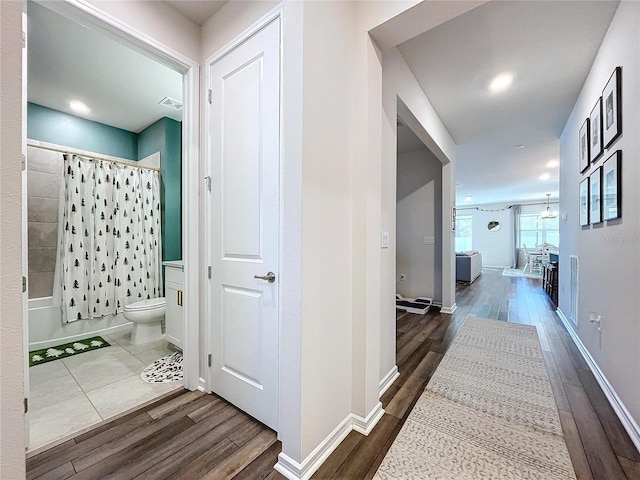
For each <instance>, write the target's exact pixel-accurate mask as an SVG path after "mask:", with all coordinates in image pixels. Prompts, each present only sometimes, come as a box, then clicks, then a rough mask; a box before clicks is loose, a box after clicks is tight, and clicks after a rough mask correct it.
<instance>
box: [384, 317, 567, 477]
mask: <svg viewBox="0 0 640 480" xmlns="http://www.w3.org/2000/svg"><path fill="white" fill-rule="evenodd" d="M374 478H376V479H379V480H383V479H384V480H387V479H397V480H399V479H402V480H408V479H420V480H425V479H430V480H435V479H438V480H445V479H447V480H452V479H464V480H477V479H496V480H511V479H518V480H520V479H527V480H556V479H575V478H576V477H575V474H574V471H573V467H572V465H571V459H570V458H569V453H568V451H567V446H566V444H565V442H564V437H563V436H562V428H561V426H560V419H559V418H558V411H557V409H556V405H555V402H554V400H553V392H552V391H551V384H550V383H549V377H548V375H547V370H546V367H545V363H544V358H543V356H542V350H541V348H540V342H539V340H538V334H537V332H536V328H535V327H533V326H529V325H520V324H514V323H507V322H501V321H497V320H489V319H485V318H478V317H475V316H471V315H470V316H469V317H467V319H466V321H465V323H464V325H463V326H462V327H461V328H460V331H459V332H458V335H457V336H456V338H455V340H454V341H453V342H452V344H451V347H450V348H449V350H448V351H447V353H446V354H445V356H444V358H443V359H442V362H441V363H440V365H439V366H438V368H437V369H436V371H435V373H434V374H433V376H432V377H431V380H430V381H429V384H428V385H427V387H426V388H425V391H424V393H423V394H422V396H421V397H420V399H418V402H417V403H416V405H415V407H414V408H413V410H412V411H411V413H410V414H409V417H408V418H407V421H406V423H405V424H404V425H403V427H402V429H401V430H400V433H399V434H398V437H397V438H396V439H395V441H394V442H393V444H392V445H391V448H390V449H389V452H388V453H387V455H386V456H385V458H384V460H383V461H382V464H381V465H380V468H379V469H378V471H377V473H376V475H375V477H374Z"/></svg>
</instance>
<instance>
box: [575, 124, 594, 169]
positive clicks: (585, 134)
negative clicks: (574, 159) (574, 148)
mask: <svg viewBox="0 0 640 480" xmlns="http://www.w3.org/2000/svg"><path fill="white" fill-rule="evenodd" d="M589 124H590V122H589V119H588V118H587V119H586V120H585V121H584V123H583V124H582V127H580V131H579V132H578V159H579V163H580V173H584V171H585V170H587V169H588V168H589V165H590V161H589V158H590V155H589V152H590V150H589V146H590V144H591V143H590V137H589Z"/></svg>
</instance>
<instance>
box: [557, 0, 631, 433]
mask: <svg viewBox="0 0 640 480" xmlns="http://www.w3.org/2000/svg"><path fill="white" fill-rule="evenodd" d="M639 32H640V3H638V2H635V1H623V2H621V3H620V6H619V7H618V10H617V12H616V14H615V16H614V18H613V20H612V22H611V24H610V26H609V30H608V31H607V34H606V36H605V38H604V40H603V42H602V45H601V47H600V50H599V52H598V54H597V56H596V59H595V61H594V63H593V66H592V68H591V71H590V72H589V75H588V77H587V79H586V81H585V84H584V87H583V88H582V91H581V93H580V95H579V97H578V100H577V102H576V104H575V106H574V108H573V111H572V113H571V116H570V117H569V120H568V121H567V123H566V125H565V128H564V131H563V133H562V136H561V139H560V199H561V200H560V212H561V213H566V215H567V219H566V221H562V222H560V251H561V256H560V310H561V311H562V312H563V313H564V315H565V316H566V317H567V318H568V317H569V314H570V308H571V298H570V286H569V282H570V275H569V255H577V256H578V257H579V260H580V267H579V303H578V315H579V320H578V325H577V326H576V327H575V328H574V330H575V331H576V333H577V335H578V337H579V338H580V341H581V342H582V343H583V344H584V345H585V347H586V348H587V350H588V351H589V353H590V355H591V356H592V357H593V359H594V360H595V362H596V363H597V365H598V366H599V368H600V369H601V370H602V372H603V373H604V375H605V376H606V378H607V379H608V381H609V382H610V383H611V385H612V386H613V389H614V390H615V392H616V393H617V395H618V396H619V398H620V399H621V400H622V402H623V403H624V405H625V406H626V408H627V409H628V411H629V412H630V414H631V415H632V417H633V419H635V422H636V428H637V423H638V422H640V395H638V392H640V322H639V321H638V312H640V296H638V292H639V291H640V249H639V248H638V245H639V244H640V190H639V189H638V183H639V182H640V164H639V163H638V161H637V159H638V157H640V137H639V136H638V135H637V132H638V130H639V129H640V88H639V87H640V57H639V56H638V47H640V33H639ZM616 66H622V116H623V122H622V124H623V131H622V135H621V136H620V137H619V138H618V139H617V140H616V141H615V142H614V143H613V145H612V146H611V147H609V149H607V150H606V151H605V153H604V155H602V156H601V158H600V159H599V160H598V162H597V163H596V164H592V166H591V167H590V169H589V170H588V171H587V172H586V173H585V174H580V172H579V171H578V158H577V156H578V131H579V129H580V126H581V125H582V123H583V122H584V119H585V118H587V117H588V116H589V112H590V111H591V109H592V108H593V106H594V104H595V102H596V100H597V99H598V98H599V96H600V95H601V94H602V89H603V88H604V86H605V85H606V83H607V81H608V80H609V77H610V76H611V74H612V72H613V71H614V68H615V67H616ZM616 150H621V151H622V172H623V174H622V218H621V219H619V220H613V221H609V222H603V223H599V224H596V225H591V226H587V227H580V225H579V218H578V185H579V183H580V181H581V180H582V179H583V178H586V177H587V176H588V175H589V174H590V173H591V172H592V171H594V170H595V169H596V168H599V167H600V166H602V164H603V163H604V160H606V159H607V158H608V157H609V156H610V155H611V154H612V153H613V152H615V151H616ZM590 312H596V313H597V314H599V315H601V316H602V322H601V326H602V332H601V333H599V332H598V331H597V329H596V326H595V325H593V324H591V323H590V322H589V315H590ZM638 433H640V432H638Z"/></svg>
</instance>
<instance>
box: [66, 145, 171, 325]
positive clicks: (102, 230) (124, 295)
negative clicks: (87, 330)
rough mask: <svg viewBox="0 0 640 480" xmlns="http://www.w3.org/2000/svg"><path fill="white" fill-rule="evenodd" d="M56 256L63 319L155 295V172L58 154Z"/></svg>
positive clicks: (87, 315)
mask: <svg viewBox="0 0 640 480" xmlns="http://www.w3.org/2000/svg"><path fill="white" fill-rule="evenodd" d="M64 184H65V185H64V186H65V188H64V202H63V203H64V206H63V221H62V222H61V224H60V226H61V229H62V231H61V235H60V238H61V241H60V248H59V256H58V261H59V262H60V266H61V268H60V269H59V270H60V275H61V279H60V280H61V282H62V288H61V306H62V313H63V317H62V318H63V321H64V322H67V323H68V322H73V321H76V320H81V319H91V318H99V317H102V316H104V315H108V314H114V315H115V314H117V313H119V312H121V311H122V310H123V308H124V307H125V305H128V304H130V303H133V302H136V301H139V300H144V299H149V298H155V297H158V296H160V295H161V284H162V279H161V251H162V248H161V239H160V238H161V237H160V174H159V172H158V171H155V170H151V169H146V168H139V167H136V166H131V165H126V164H120V163H115V162H110V161H106V160H99V159H93V158H86V157H82V156H78V155H65V163H64Z"/></svg>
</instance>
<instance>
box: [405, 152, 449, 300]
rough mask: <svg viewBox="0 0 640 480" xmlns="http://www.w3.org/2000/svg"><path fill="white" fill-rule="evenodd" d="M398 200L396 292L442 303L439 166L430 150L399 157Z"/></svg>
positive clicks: (440, 177)
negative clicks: (426, 240) (402, 278)
mask: <svg viewBox="0 0 640 480" xmlns="http://www.w3.org/2000/svg"><path fill="white" fill-rule="evenodd" d="M397 199H398V200H397V210H396V243H397V245H396V259H397V260H396V282H397V284H396V285H397V288H396V291H397V292H398V293H400V294H401V295H403V296H405V297H410V298H415V297H420V296H422V297H431V298H433V299H434V300H435V301H436V302H441V301H442V164H441V163H440V161H439V160H438V159H437V158H435V157H434V156H433V154H432V153H431V152H430V151H429V150H427V149H422V150H418V151H415V152H409V153H403V154H398V189H397ZM425 237H431V238H432V239H433V243H430V244H426V243H425ZM401 273H403V274H405V275H406V279H405V280H402V281H399V282H398V279H399V278H400V274H401Z"/></svg>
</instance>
